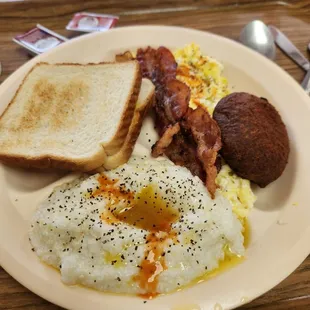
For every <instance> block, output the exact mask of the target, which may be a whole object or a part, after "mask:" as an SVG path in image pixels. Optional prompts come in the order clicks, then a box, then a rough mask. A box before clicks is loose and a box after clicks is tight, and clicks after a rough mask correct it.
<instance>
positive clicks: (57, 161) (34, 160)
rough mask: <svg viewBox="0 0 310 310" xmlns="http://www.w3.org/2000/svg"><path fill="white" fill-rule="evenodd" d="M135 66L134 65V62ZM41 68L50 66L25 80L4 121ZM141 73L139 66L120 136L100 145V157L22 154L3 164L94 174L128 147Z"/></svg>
mask: <svg viewBox="0 0 310 310" xmlns="http://www.w3.org/2000/svg"><path fill="white" fill-rule="evenodd" d="M131 62H132V61H131ZM104 63H111V64H113V63H115V62H102V63H99V64H104ZM40 65H48V63H46V62H40V63H37V64H36V65H35V66H34V67H33V68H32V69H31V70H30V71H29V72H28V73H27V74H26V76H25V77H24V79H23V80H22V82H21V84H20V86H19V87H18V89H17V91H16V93H15V95H14V97H13V98H12V100H11V101H10V103H9V104H8V106H7V107H6V109H5V110H4V112H3V113H2V114H1V115H0V121H1V119H2V117H3V115H4V114H5V113H6V111H7V110H8V109H9V107H10V105H11V104H12V103H14V100H15V99H16V97H17V95H18V94H19V92H20V90H21V88H22V86H23V84H24V82H25V81H26V79H27V78H28V76H29V74H31V72H32V71H33V70H34V69H35V68H36V67H37V66H40ZM56 65H76V66H83V65H84V64H75V63H59V64H56ZM87 65H98V63H90V64H87ZM141 81H142V77H141V73H140V70H139V66H137V69H136V72H135V83H134V84H133V85H132V89H131V92H130V94H129V95H128V100H127V103H126V105H125V108H124V110H123V115H122V117H121V120H120V123H119V126H118V129H117V131H116V134H115V135H114V137H113V138H112V139H111V142H109V143H106V144H105V145H99V146H98V150H99V151H97V153H96V154H94V155H93V156H92V158H91V159H90V158H85V159H72V160H71V159H69V158H66V157H60V156H54V155H52V154H46V155H41V156H33V157H30V156H21V155H18V154H5V153H4V154H0V161H1V162H3V163H5V164H8V165H13V166H19V167H24V168H38V169H49V168H52V169H53V168H56V169H61V170H67V171H83V172H88V171H91V170H94V169H96V168H98V167H100V166H102V165H103V164H104V161H105V160H106V158H107V154H115V153H117V151H118V150H120V148H121V146H122V145H123V143H124V140H125V138H126V136H127V133H128V130H129V126H130V124H131V122H132V118H133V114H134V110H135V105H136V101H137V98H138V95H139V92H140V87H141Z"/></svg>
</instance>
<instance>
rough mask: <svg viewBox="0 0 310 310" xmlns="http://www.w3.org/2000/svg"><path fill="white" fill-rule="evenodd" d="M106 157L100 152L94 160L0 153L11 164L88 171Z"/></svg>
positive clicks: (24, 166) (98, 165)
mask: <svg viewBox="0 0 310 310" xmlns="http://www.w3.org/2000/svg"><path fill="white" fill-rule="evenodd" d="M105 159H106V154H105V152H104V150H103V148H102V152H98V153H97V154H96V156H95V157H94V158H93V160H92V161H89V159H85V160H83V159H78V160H68V158H65V157H58V156H53V155H45V156H38V157H24V156H18V155H15V156H14V155H0V160H1V162H3V163H4V164H7V165H9V166H15V167H16V166H17V167H21V168H36V169H41V170H46V169H57V170H65V171H81V172H88V171H91V170H94V169H96V168H98V167H100V166H101V165H102V164H103V162H104V161H105Z"/></svg>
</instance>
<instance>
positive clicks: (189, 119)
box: [183, 107, 222, 198]
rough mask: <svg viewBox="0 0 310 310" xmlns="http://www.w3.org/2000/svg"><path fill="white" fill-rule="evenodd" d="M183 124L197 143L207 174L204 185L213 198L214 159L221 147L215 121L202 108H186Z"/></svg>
mask: <svg viewBox="0 0 310 310" xmlns="http://www.w3.org/2000/svg"><path fill="white" fill-rule="evenodd" d="M183 126H184V127H185V128H187V129H188V130H190V132H191V134H192V137H193V138H194V140H195V142H196V143H197V154H198V157H199V159H200V161H201V162H202V164H203V166H204V169H205V171H206V174H207V178H206V186H207V188H208V190H209V192H210V194H211V197H212V198H214V194H215V191H216V184H215V179H216V175H217V168H216V159H217V154H218V151H219V150H220V149H221V147H222V141H221V132H220V128H219V127H218V125H217V123H216V122H215V121H214V120H213V119H212V118H211V116H210V115H209V113H207V112H206V111H205V110H204V109H203V108H201V107H198V108H197V109H196V110H193V109H188V112H187V114H186V116H185V118H184V121H183Z"/></svg>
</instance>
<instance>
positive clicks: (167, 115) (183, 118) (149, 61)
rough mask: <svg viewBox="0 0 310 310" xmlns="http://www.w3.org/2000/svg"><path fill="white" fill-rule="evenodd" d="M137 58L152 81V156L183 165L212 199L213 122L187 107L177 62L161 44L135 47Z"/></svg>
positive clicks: (217, 143)
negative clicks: (155, 136)
mask: <svg viewBox="0 0 310 310" xmlns="http://www.w3.org/2000/svg"><path fill="white" fill-rule="evenodd" d="M137 60H138V61H139V63H140V67H141V73H142V76H143V77H146V78H149V79H150V80H151V81H152V82H153V83H154V84H155V90H156V101H155V105H154V109H155V114H156V128H157V131H158V133H159V135H160V136H161V138H160V139H159V140H158V141H157V142H156V144H155V145H154V147H153V150H152V155H153V156H155V157H157V156H159V155H161V154H162V153H164V154H165V155H167V156H168V157H169V158H170V159H171V160H172V161H173V162H174V163H175V164H177V165H181V166H185V167H187V168H188V169H189V170H190V171H191V172H192V174H193V175H197V176H199V177H200V178H201V179H202V180H203V181H205V182H206V186H207V188H208V190H209V193H210V195H211V197H212V198H214V194H215V191H216V184H215V178H216V175H217V168H216V159H217V155H218V151H219V150H220V148H221V146H222V143H221V135H220V130H219V127H218V126H217V123H216V122H215V121H214V120H213V119H212V118H211V116H210V115H209V114H208V112H207V111H206V110H204V109H203V108H201V107H198V108H197V109H196V110H193V109H191V108H189V107H188V104H189V100H190V89H189V87H188V86H187V85H185V84H184V83H182V82H181V81H179V80H177V79H176V70H177V64H176V62H175V59H174V56H173V54H172V53H171V52H170V51H169V50H168V49H167V48H165V47H160V48H158V49H157V50H155V49H152V48H151V47H148V48H147V49H145V50H143V49H139V50H138V52H137Z"/></svg>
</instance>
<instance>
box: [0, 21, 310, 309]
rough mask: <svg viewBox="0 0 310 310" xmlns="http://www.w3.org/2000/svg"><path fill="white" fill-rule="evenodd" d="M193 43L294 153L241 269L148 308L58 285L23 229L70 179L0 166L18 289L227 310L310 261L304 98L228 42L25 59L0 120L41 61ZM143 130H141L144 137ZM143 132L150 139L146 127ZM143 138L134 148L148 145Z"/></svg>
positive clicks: (107, 44) (4, 254)
mask: <svg viewBox="0 0 310 310" xmlns="http://www.w3.org/2000/svg"><path fill="white" fill-rule="evenodd" d="M191 42H195V43H198V44H199V45H200V46H201V48H202V51H203V52H204V53H206V54H208V55H211V56H214V57H216V58H217V59H218V60H220V61H222V62H223V63H224V65H225V75H226V76H227V77H228V81H229V83H230V86H231V87H232V88H233V90H242V91H247V92H250V93H254V94H256V95H258V96H262V97H265V98H268V100H269V101H270V102H272V103H273V104H274V105H275V106H276V108H277V109H278V110H279V111H280V114H281V116H282V118H283V120H284V122H285V123H286V125H287V128H288V131H289V136H290V141H291V154H290V158H289V164H288V166H287V168H286V170H285V173H284V174H283V176H281V178H280V179H278V180H277V181H276V182H274V183H273V184H271V185H270V186H268V187H267V188H265V189H256V194H257V196H258V201H257V203H256V205H255V208H254V210H253V211H252V213H251V214H250V225H251V229H252V237H251V243H250V246H249V248H248V250H247V254H246V257H247V258H246V260H245V261H244V262H243V263H242V264H240V265H238V266H236V267H235V268H232V269H230V270H228V271H227V272H224V273H222V274H220V275H219V276H217V277H215V278H213V279H211V280H209V281H207V282H204V283H200V284H197V285H195V286H193V287H190V288H188V289H185V290H183V291H180V292H177V293H174V294H171V295H167V296H161V297H158V298H156V299H154V300H151V301H148V302H147V303H146V304H145V303H143V300H142V299H140V298H138V297H131V296H116V295H111V294H104V293H100V292H96V291H94V290H89V289H85V288H82V287H69V286H65V285H64V284H62V283H61V281H60V276H59V273H58V272H57V271H55V270H53V269H51V268H49V267H47V266H45V265H44V264H42V263H40V261H39V260H38V258H37V257H36V255H35V254H34V253H33V252H32V251H31V246H30V244H29V242H28V237H27V230H28V227H29V219H30V218H31V215H32V214H33V212H34V210H35V208H36V206H37V204H38V203H39V202H40V201H41V200H42V199H43V198H44V197H45V196H46V195H48V193H49V192H50V191H51V189H52V188H53V187H54V186H55V184H59V183H62V182H63V181H64V179H67V178H70V176H69V177H68V176H63V175H59V174H47V173H40V174H38V173H34V172H31V171H23V170H18V169H13V168H8V167H5V166H0V251H1V252H0V262H1V265H2V266H3V268H4V269H5V270H7V272H9V273H10V274H11V275H12V276H13V277H14V278H15V279H16V280H18V281H19V282H21V283H22V284H23V285H25V286H26V287H28V288H29V289H30V290H32V291H33V292H35V293H36V294H38V295H40V296H42V297H43V298H46V299H47V300H49V301H51V302H53V303H55V304H58V305H60V306H63V307H65V308H70V309H124V308H125V305H126V309H135V310H137V309H174V310H176V309H179V310H181V309H186V310H189V309H213V308H215V309H222V308H223V309H229V308H233V307H236V306H238V305H241V304H243V303H246V302H249V301H251V300H252V299H254V298H255V297H257V296H259V295H260V294H263V293H264V292H266V291H268V290H269V289H271V288H272V287H273V286H275V285H276V284H278V283H279V282H280V281H282V280H283V279H284V278H285V277H287V276H288V275H289V274H290V273H291V272H293V270H294V269H295V268H296V267H297V266H298V265H299V264H300V263H301V262H302V261H303V260H304V258H305V257H306V256H307V255H308V254H309V252H310V242H309V240H310V208H309V198H308V193H309V185H310V160H309V159H310V144H309V143H308V139H309V134H310V99H309V98H308V97H307V96H306V94H305V93H304V91H303V90H302V89H301V87H300V86H299V85H298V84H297V83H296V82H295V81H294V80H293V79H292V78H291V77H290V76H289V75H287V74H286V73H285V72H284V71H283V70H281V69H280V68H279V67H278V66H277V65H275V64H274V63H272V62H271V61H269V60H267V59H265V58H264V57H263V56H260V55H259V54H257V53H255V52H253V51H251V50H249V49H247V48H245V47H243V46H241V45H239V44H237V43H235V42H233V41H230V40H228V39H225V38H222V37H219V36H215V35H212V34H210V33H206V32H200V31H196V30H190V29H183V28H176V27H158V26H147V27H126V28H118V29H114V30H111V31H108V32H105V33H95V34H91V35H86V36H83V37H81V38H78V39H74V40H71V41H70V42H68V43H65V44H63V45H61V46H59V47H57V48H55V49H53V50H52V51H50V52H47V53H45V54H43V55H41V56H38V57H36V58H34V59H32V60H31V61H30V62H28V63H27V64H25V65H24V66H22V67H21V68H20V69H18V70H17V71H16V72H15V73H13V74H12V75H11V76H10V77H9V78H8V79H7V80H6V81H5V82H4V83H3V84H2V85H1V87H0V113H2V111H3V110H4V109H5V107H6V106H7V104H8V103H9V101H10V99H11V98H12V96H13V95H14V93H15V91H16V89H17V88H18V86H19V84H20V82H21V81H22V79H23V77H24V76H25V74H26V73H27V72H28V71H29V69H30V68H31V67H32V66H33V65H34V64H35V63H37V62H39V61H46V62H50V63H55V62H81V63H88V62H99V61H103V60H105V61H106V60H112V59H113V56H114V55H115V53H117V52H122V51H125V50H128V49H129V50H135V49H136V48H137V47H142V46H147V45H151V46H153V47H156V46H159V45H164V46H167V47H169V48H170V49H175V48H178V47H183V46H184V45H185V44H188V43H191ZM146 127H148V128H146ZM143 130H153V129H151V126H149V124H148V123H146V124H145V126H144V128H143ZM143 136H145V135H143V133H142V135H141V138H140V141H139V143H140V146H141V145H144V146H146V147H148V146H149V144H148V141H145V140H143Z"/></svg>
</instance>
